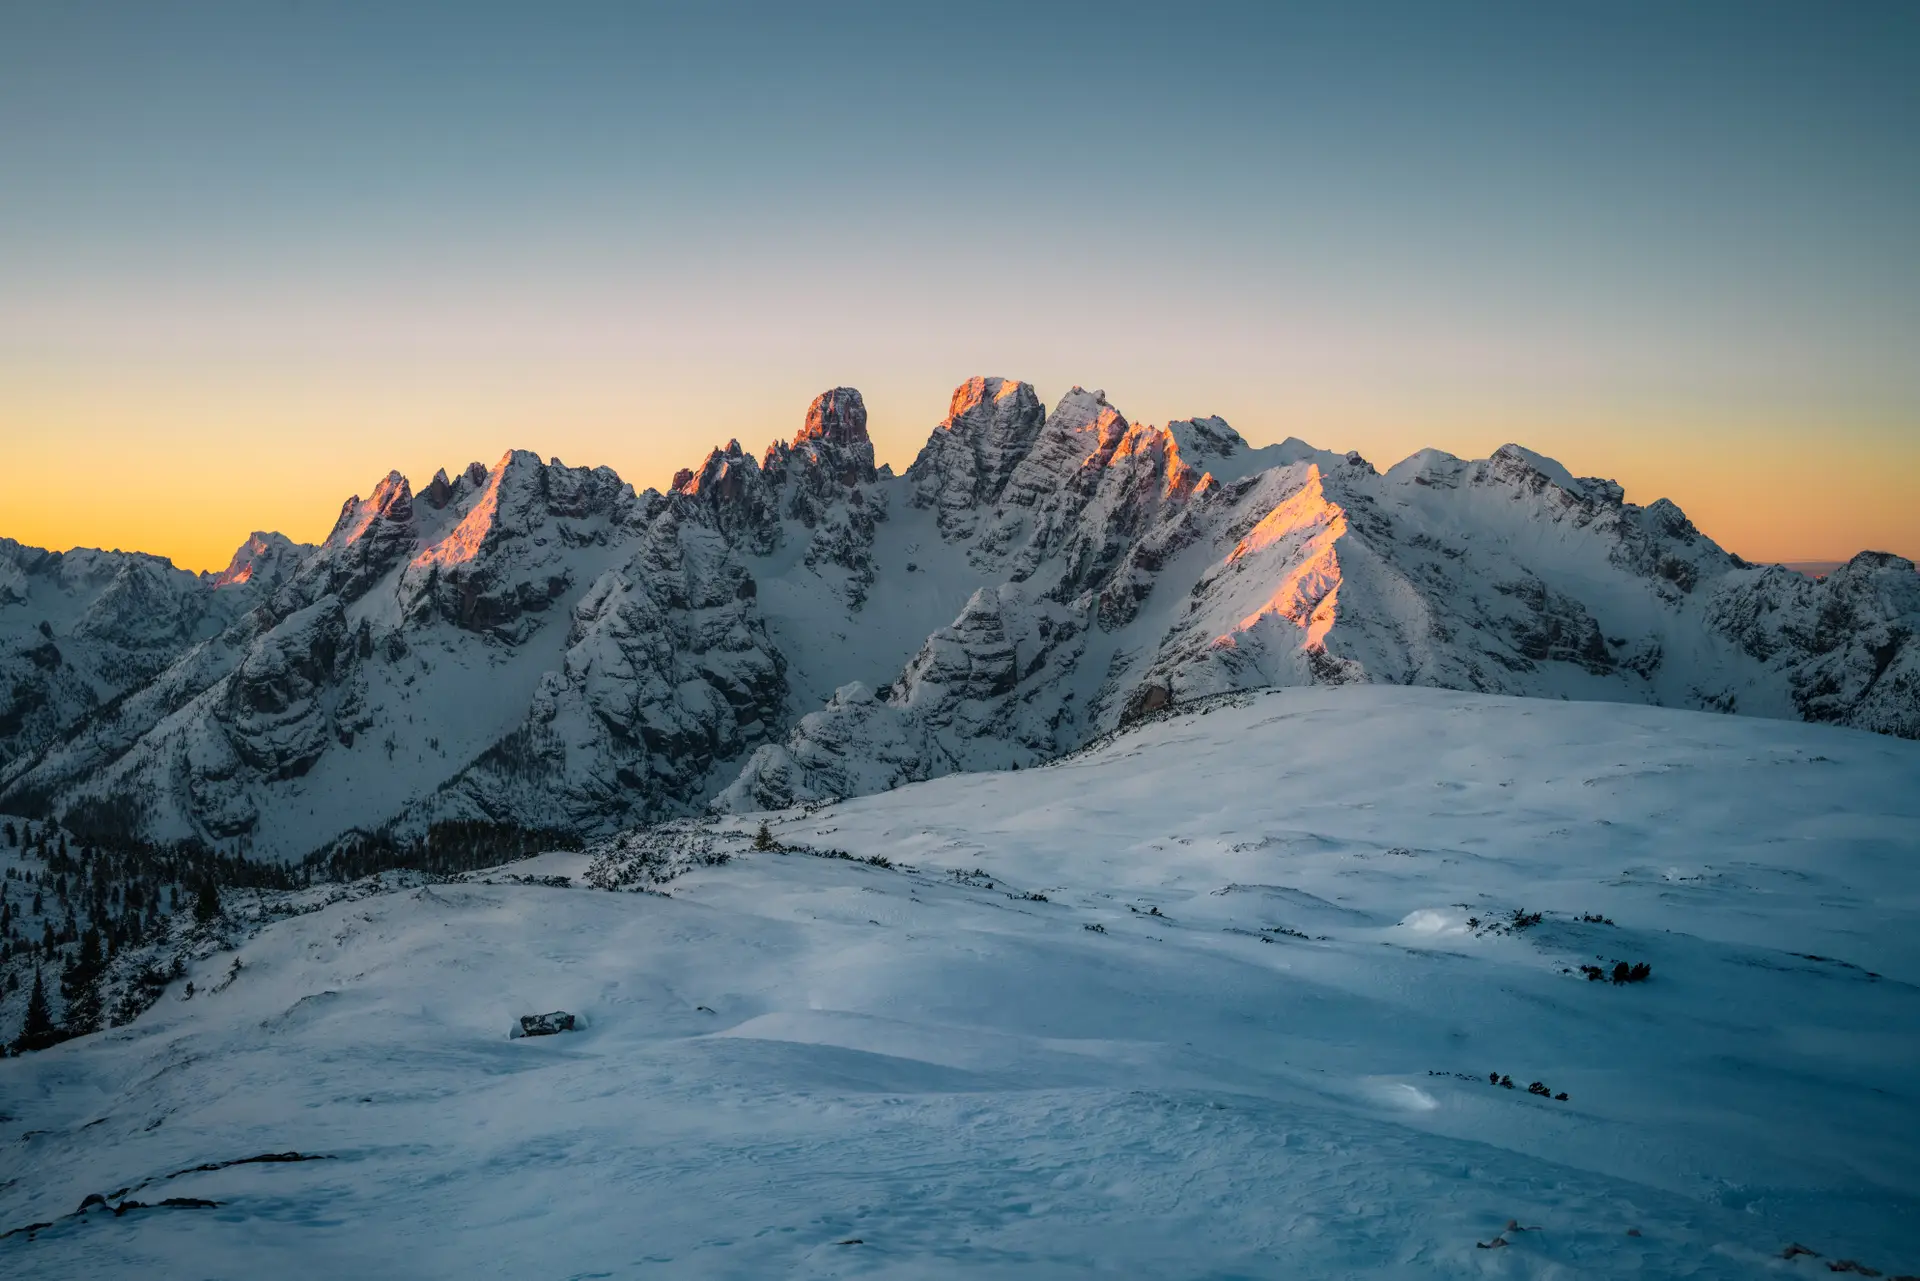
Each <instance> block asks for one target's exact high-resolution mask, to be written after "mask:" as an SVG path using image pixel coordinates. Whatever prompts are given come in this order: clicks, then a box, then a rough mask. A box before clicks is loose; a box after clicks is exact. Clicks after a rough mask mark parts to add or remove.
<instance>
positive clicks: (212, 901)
mask: <svg viewBox="0 0 1920 1281" xmlns="http://www.w3.org/2000/svg"><path fill="white" fill-rule="evenodd" d="M219 915H220V890H219V887H218V886H216V885H215V884H214V883H213V878H212V877H211V876H209V877H208V878H207V879H206V880H204V881H202V882H200V897H198V898H196V899H195V900H194V901H193V919H194V920H196V921H198V922H200V924H202V925H205V924H206V923H207V922H209V921H212V920H215V919H216V918H218V917H219Z"/></svg>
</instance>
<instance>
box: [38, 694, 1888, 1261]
mask: <svg viewBox="0 0 1920 1281" xmlns="http://www.w3.org/2000/svg"><path fill="white" fill-rule="evenodd" d="M766 817H767V820H768V822H769V824H770V828H771V831H772V833H773V835H774V836H776V837H777V838H778V840H779V841H780V842H782V843H783V844H784V845H786V846H787V847H789V848H790V849H791V850H792V851H793V852H787V853H777V852H755V851H753V850H752V849H751V847H750V843H749V839H748V838H749V837H750V835H751V834H752V833H753V832H754V831H755V830H756V828H757V826H758V824H759V822H760V821H761V817H760V816H754V815H747V816H742V817H736V818H717V819H711V820H706V821H705V825H704V829H703V830H696V829H695V828H693V827H690V826H684V827H682V828H681V829H678V830H677V832H676V833H674V834H670V835H669V836H667V837H666V838H664V839H667V840H668V841H669V843H672V842H674V841H679V842H683V843H684V845H685V847H686V848H687V849H694V848H697V847H699V846H700V845H701V844H702V843H703V842H704V843H706V844H708V845H711V844H714V843H716V842H717V843H718V844H719V845H720V846H723V847H725V848H727V849H730V850H731V851H733V853H734V858H733V860H732V861H731V862H730V863H727V864H726V865H724V866H706V867H696V868H694V869H693V870H690V871H687V872H686V873H685V874H683V875H681V876H679V877H678V878H677V879H675V880H672V881H671V882H670V883H669V884H667V885H666V886H665V890H666V894H665V895H663V894H660V893H652V894H639V893H607V892H603V891H600V890H595V889H588V888H584V887H583V886H582V878H583V875H584V873H585V871H586V868H587V866H588V864H589V860H590V858H591V857H592V854H593V852H592V851H589V853H587V854H550V855H546V856H543V857H542V858H540V859H537V860H532V861H530V862H529V863H527V864H523V865H517V866H514V867H512V868H507V869H500V870H499V871H496V872H492V873H485V874H477V875H475V876H473V877H470V878H467V879H465V880H463V881H457V882H450V883H442V884H434V885H429V886H420V885H419V884H418V883H417V881H409V882H406V883H404V884H403V885H402V887H401V888H398V889H390V890H388V891H387V892H384V893H374V894H372V895H371V896H370V897H359V898H355V899H352V900H351V901H342V902H339V903H336V904H334V905H332V906H329V907H325V908H323V909H321V910H317V911H313V912H311V913H309V914H306V915H302V916H298V917H295V918H293V919H287V920H281V921H278V922H277V923H273V924H269V925H265V926H264V927H263V928H261V929H259V931H258V932H257V933H254V934H253V935H252V936H251V937H249V938H247V939H246V941H245V942H244V943H243V944H242V945H241V946H240V948H239V951H238V953H237V956H238V958H239V959H240V961H241V962H242V968H241V971H240V973H239V975H238V977H237V978H235V979H234V980H233V982H232V983H231V984H230V985H228V986H225V987H224V988H221V990H218V991H214V990H212V989H213V988H215V987H216V986H218V985H219V983H220V980H221V979H222V977H223V976H225V975H227V974H228V973H229V972H230V970H231V966H232V963H233V960H234V955H233V954H219V955H214V956H211V957H209V958H207V959H206V960H204V961H202V962H200V963H199V965H198V967H197V969H196V970H195V971H194V973H193V974H192V975H191V977H192V978H193V979H194V981H195V983H196V985H197V993H196V995H195V996H194V997H193V999H191V1000H182V999H181V996H182V994H183V990H184V983H183V982H176V984H175V987H174V989H173V990H172V991H170V992H169V993H168V995H167V996H166V997H164V998H163V999H162V1001H161V1002H160V1004H159V1005H158V1006H156V1007H155V1008H154V1009H152V1010H150V1011H149V1012H147V1013H146V1014H144V1015H142V1016H141V1017H140V1018H139V1019H138V1020H137V1021H136V1022H134V1023H132V1024H130V1025H128V1026H125V1027H121V1028H116V1029H113V1030H111V1031H108V1032H103V1033H99V1034H95V1035H93V1036H89V1037H84V1038H81V1039H79V1040H76V1041H71V1042H68V1043H65V1044H63V1045H60V1046H57V1047H55V1048H54V1049H52V1050H49V1051H45V1052H43V1053H40V1054H36V1055H30V1056H27V1057H24V1058H19V1059H12V1060H7V1061H4V1062H0V1113H4V1120H0V1231H4V1230H6V1229H11V1228H15V1227H20V1226H24V1225H26V1224H31V1223H40V1222H45V1223H49V1224H50V1226H47V1227H44V1228H41V1229H39V1230H38V1231H36V1232H35V1233H33V1234H31V1235H30V1236H29V1234H25V1233H22V1234H18V1235H14V1236H12V1237H9V1238H7V1239H4V1240H0V1272H4V1274H5V1275H6V1276H8V1277H10V1278H14V1277H18V1278H30V1277H100V1276H155V1277H160V1276H194V1277H221V1278H224V1277H236V1278H238V1277H248V1278H252V1277H260V1276H267V1275H276V1274H278V1275H288V1276H319V1275H329V1276H339V1275H354V1276H360V1277H366V1278H378V1277H449V1278H451V1277H461V1278H467V1277H483V1276H499V1277H527V1276H554V1277H560V1276H566V1277H599V1276H620V1277H626V1276H650V1275H659V1276H687V1277H694V1276H698V1277H767V1276H813V1277H854V1276H873V1277H890V1278H891V1277H902V1278H904V1277H922V1276H926V1277H933V1276H952V1275H960V1274H968V1275H989V1276H1006V1277H1066V1276H1086V1275H1106V1276H1130V1277H1131V1276H1142V1277H1145V1276H1179V1277H1218V1278H1225V1277H1289V1278H1292V1277H1329V1278H1333V1277H1406V1278H1415V1277H1459V1276H1490V1277H1538V1278H1546V1277H1576V1276H1577V1277H1589V1276H1637V1277H1725V1278H1751V1277H1768V1276H1783V1277H1784V1276H1807V1277H1812V1276H1827V1275H1830V1273H1829V1272H1828V1270H1827V1269H1828V1265H1829V1264H1832V1263H1835V1262H1837V1261H1839V1260H1842V1259H1852V1260H1858V1261H1859V1262H1861V1263H1863V1264H1865V1265H1868V1266H1871V1267H1875V1268H1878V1269H1879V1270H1881V1271H1882V1272H1884V1273H1887V1274H1889V1275H1894V1274H1901V1273H1912V1272H1916V1271H1920V1076H1917V1075H1916V1071H1915V1069H1916V1067H1920V987H1916V984H1920V928H1916V924H1917V922H1916V912H1917V911H1920V744H1916V743H1913V742H1908V741H1902V740H1898V739H1894V738H1889V737H1883V736H1876V735H1872V734H1868V733H1865V732H1861V731H1855V730H1847V729H1841V728H1835V727H1825V726H1813V725H1804V724H1797V723H1790V722H1785V721H1773V720H1765V719H1758V718H1735V717H1725V716H1715V715H1710V714H1704V713H1697V712H1684V711H1676V710H1668V709H1660V708H1653V707H1645V706H1635V705H1627V704H1602V703H1577V702H1576V703H1563V702H1558V701H1549V700H1541V699H1517V698H1506V697H1498V696H1490V695H1481V694H1467V693H1455V692H1449V691H1442V690H1432V689H1403V688H1393V687H1386V686H1347V687H1338V688H1297V689H1285V690H1280V691H1275V692H1271V693H1266V694H1237V695H1233V696H1230V697H1228V698H1226V699H1216V700H1213V701H1211V702H1209V703H1206V704H1203V705H1202V706H1201V708H1199V709H1193V710H1188V711H1185V712H1182V713H1179V714H1175V715H1165V716H1159V717H1154V718H1151V719H1149V720H1148V721H1147V722H1145V723H1143V724H1141V725H1139V726H1137V727H1135V728H1134V729H1132V730H1130V731H1128V732H1126V733H1123V734H1120V735H1118V736H1115V737H1111V738H1109V739H1106V740H1104V741H1101V742H1099V743H1096V744H1095V745H1094V746H1092V747H1090V748H1089V749H1087V750H1085V751H1082V752H1080V753H1077V754H1074V755H1072V756H1069V757H1068V758H1066V759H1064V760H1062V761H1060V762H1058V763H1055V764H1052V765H1048V766H1045V767H1042V768H1035V769H1026V770H1021V771H1016V772H1006V773H971V774H955V775H952V776H949V777H945V778H941V779H938V780H935V781H932V782H926V783H917V784H911V785H908V786H904V787H901V788H899V789H898V790H895V791H892V792H889V793H886V794H884V795H877V796H870V797H866V798H863V799H858V800H852V801H847V802H843V803H839V804H835V805H829V806H825V807H821V808H818V809H815V810H813V811H811V812H803V811H800V810H792V811H786V812H782V813H778V814H773V815H769V816H766ZM635 839H639V838H635ZM645 839H653V840H659V839H662V837H661V834H660V833H657V832H656V833H655V834H654V835H653V836H652V837H650V838H645ZM801 847H805V848H807V849H812V850H814V851H828V850H843V851H846V852H847V853H848V854H850V855H851V856H853V858H855V859H863V858H870V857H876V856H877V857H881V858H884V859H887V860H891V861H892V863H893V866H891V867H883V866H878V865H874V864H869V863H863V862H857V861H849V860H842V859H839V858H818V857H808V856H807V854H806V853H804V852H800V849H801ZM613 848H617V847H613ZM603 852H604V851H603ZM956 874H958V875H956ZM513 876H521V877H532V876H544V877H554V876H566V877H569V878H571V881H572V885H571V887H568V888H560V887H556V886H550V885H543V884H529V883H517V882H515V881H514V880H512V879H511V877H513ZM371 888H372V887H369V886H361V887H359V890H360V891H361V892H364V891H366V890H369V889H371ZM1038 895H1044V896H1045V897H1044V901H1042V900H1041V899H1039V898H1037V897H1033V896H1038ZM244 898H245V896H244V895H240V894H237V893H236V894H235V895H233V896H230V902H229V906H230V907H234V906H235V905H236V904H240V901H241V900H243V899H244ZM241 910H243V911H244V905H242V906H241ZM1516 910H1524V911H1527V912H1539V913H1541V914H1542V919H1541V921H1540V923H1539V924H1537V925H1534V926H1532V927H1531V928H1527V929H1523V930H1519V931H1513V930H1510V929H1505V928H1488V927H1489V925H1490V924H1491V923H1493V922H1499V921H1510V920H1511V919H1512V915H1513V913H1514V912H1515V911H1516ZM1587 915H1592V916H1599V917H1605V918H1608V919H1609V920H1610V921H1611V922H1613V923H1612V924H1608V923H1603V922H1597V921H1585V920H1582V919H1581V918H1582V917H1583V916H1587ZM1470 922H1478V925H1477V926H1476V925H1474V924H1471V923H1470ZM1095 927H1097V928H1095ZM1615 960H1626V961H1645V962H1647V963H1649V964H1651V966H1652V977H1651V978H1650V979H1649V980H1648V981H1647V982H1645V983H1638V984H1630V985H1626V986H1614V985H1613V984H1611V983H1604V982H1602V983H1594V982H1589V981H1587V980H1585V979H1584V978H1583V977H1582V976H1581V975H1580V974H1579V973H1578V970H1577V967H1578V966H1579V965H1581V964H1600V965H1604V966H1611V964H1612V963H1613V962H1614V961H1615ZM1569 971H1572V972H1569ZM556 1009H558V1010H566V1011H569V1012H572V1013H574V1014H576V1015H577V1016H579V1017H580V1018H581V1019H582V1020H583V1027H582V1028H581V1029H580V1030H578V1031H576V1032H573V1033H569V1034H562V1035H557V1036H550V1037H542V1038H530V1039H519V1040H514V1039H509V1036H508V1031H509V1028H510V1026H511V1025H512V1023H513V1021H514V1020H515V1019H516V1018H517V1017H518V1016H520V1015H523V1014H530V1013H538V1012H544V1011H548V1010H556ZM1490 1072H1495V1073H1500V1074H1506V1075H1509V1076H1511V1078H1512V1080H1513V1081H1514V1082H1515V1084H1516V1086H1517V1087H1518V1088H1517V1089H1513V1090H1508V1089H1503V1088H1499V1087H1497V1086H1495V1085H1492V1084H1490V1083H1489V1081H1488V1074H1489V1073H1490ZM1536 1080H1537V1081H1541V1082H1544V1083H1546V1084H1547V1085H1548V1086H1549V1087H1550V1088H1551V1089H1552V1090H1553V1091H1554V1092H1556V1093H1557V1092H1561V1091H1564V1092H1566V1093H1567V1094H1568V1095H1569V1098H1568V1099H1567V1100H1566V1101H1556V1100H1554V1099H1551V1098H1542V1097H1537V1096H1532V1095H1529V1094H1528V1093H1527V1092H1526V1086H1527V1085H1528V1083H1530V1082H1533V1081H1536ZM286 1151H299V1152H301V1153H304V1154H309V1155H319V1156H322V1157H324V1158H325V1159H322V1160H316V1161H309V1162H300V1163H286V1164H247V1165H233V1166H229V1167H227V1168H224V1169H218V1170H206V1171H197V1170H193V1168H192V1167H196V1166H200V1165H203V1164H206V1165H210V1164H215V1163H219V1162H224V1161H232V1160H235V1159H238V1158H243V1157H249V1156H254V1155H257V1154H261V1153H267V1152H286ZM176 1171H187V1172H185V1173H180V1174H178V1175H177V1177H172V1178H168V1177H166V1176H168V1175H170V1174H172V1173H173V1172H176ZM143 1180H155V1182H153V1183H151V1184H149V1185H147V1186H146V1187H144V1188H140V1189H138V1190H135V1191H132V1192H128V1193H126V1194H125V1195H126V1196H129V1197H131V1198H133V1199H136V1200H141V1201H146V1202H149V1203H153V1202H158V1201H159V1200H160V1199H161V1198H162V1197H193V1198H204V1199H207V1200H211V1201H217V1202H218V1203H219V1204H218V1205H217V1206H216V1207H212V1208H200V1209H196V1208H153V1209H144V1210H130V1211H128V1212H127V1213H126V1214H124V1215H122V1216H119V1217H116V1216H114V1215H112V1214H110V1213H108V1212H106V1211H103V1210H101V1209H99V1208H97V1207H96V1208H94V1209H92V1210H90V1211H88V1212H87V1213H86V1214H85V1215H79V1216H76V1215H73V1214H72V1212H73V1211H74V1210H75V1207H77V1206H79V1205H80V1203H81V1201H82V1200H83V1198H85V1197H86V1196H87V1195H89V1194H91V1193H101V1194H103V1195H105V1194H113V1193H116V1192H117V1191H118V1190H120V1189H127V1188H135V1187H136V1185H139V1184H141V1182H142V1181H143ZM110 1199H114V1198H112V1197H110ZM1509 1221H1514V1222H1516V1223H1517V1225H1518V1228H1519V1229H1522V1230H1513V1229H1509V1228H1508V1227H1507V1225H1508V1223H1509ZM855 1241H857V1242H858V1244H849V1243H850V1242H855ZM1496 1241H1498V1242H1503V1243H1504V1244H1495V1242H1496ZM1477 1243H1487V1245H1488V1248H1485V1249H1482V1248H1479V1245H1478V1244H1477ZM1789 1243H1798V1244H1801V1245H1803V1246H1805V1247H1806V1248H1807V1249H1809V1250H1811V1251H1814V1252H1816V1254H1808V1255H1800V1256H1797V1257H1795V1258H1792V1259H1786V1258H1783V1257H1782V1252H1783V1249H1784V1248H1785V1247H1786V1246H1787V1245H1788V1244H1789Z"/></svg>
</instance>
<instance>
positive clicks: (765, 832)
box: [753, 818, 780, 854]
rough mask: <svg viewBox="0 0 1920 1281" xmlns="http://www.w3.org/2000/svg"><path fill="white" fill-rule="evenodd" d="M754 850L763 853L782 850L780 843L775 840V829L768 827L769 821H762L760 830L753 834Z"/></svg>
mask: <svg viewBox="0 0 1920 1281" xmlns="http://www.w3.org/2000/svg"><path fill="white" fill-rule="evenodd" d="M753 848H754V849H756V850H759V851H760V852H761V853H763V854H764V853H766V852H767V851H768V850H777V849H779V848H780V842H778V841H776V840H774V839H773V829H772V828H770V827H768V826H767V820H765V819H764V818H763V819H761V820H760V830H759V831H757V832H755V833H754V834H753Z"/></svg>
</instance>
